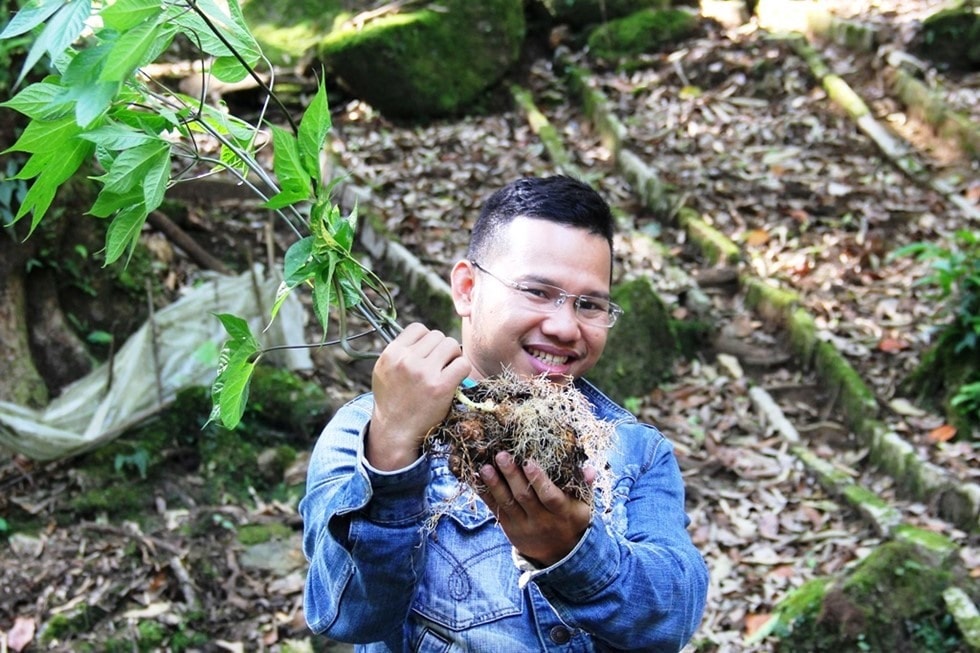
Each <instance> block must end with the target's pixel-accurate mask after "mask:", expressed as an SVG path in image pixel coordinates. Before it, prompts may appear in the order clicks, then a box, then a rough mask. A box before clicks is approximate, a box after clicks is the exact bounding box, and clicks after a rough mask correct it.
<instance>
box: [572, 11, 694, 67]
mask: <svg viewBox="0 0 980 653" xmlns="http://www.w3.org/2000/svg"><path fill="white" fill-rule="evenodd" d="M697 26H698V18H697V16H696V15H695V14H693V13H691V12H688V11H684V10H683V9H663V10H658V9H645V10H642V11H638V12H636V13H634V14H632V15H630V16H627V17H625V18H619V19H617V20H611V21H609V22H608V23H605V24H603V25H601V26H599V27H597V28H596V29H595V30H593V32H592V34H591V35H589V51H590V53H591V54H592V55H593V56H595V57H599V58H602V59H610V60H619V59H624V58H627V57H632V56H635V55H638V54H641V53H644V52H653V51H656V50H659V49H661V48H662V47H664V46H666V45H669V44H671V43H676V42H677V41H680V40H682V39H684V38H687V37H688V36H690V35H692V34H693V33H694V31H695V30H696V29H697Z"/></svg>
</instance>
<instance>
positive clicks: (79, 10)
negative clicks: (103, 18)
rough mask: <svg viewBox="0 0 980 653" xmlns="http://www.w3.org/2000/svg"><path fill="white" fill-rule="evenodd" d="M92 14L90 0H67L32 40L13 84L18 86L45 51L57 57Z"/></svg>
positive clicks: (73, 40) (80, 30) (75, 36)
mask: <svg viewBox="0 0 980 653" xmlns="http://www.w3.org/2000/svg"><path fill="white" fill-rule="evenodd" d="M91 14H92V2H91V0H67V2H63V3H61V5H60V7H59V8H58V10H57V11H55V13H54V14H52V16H51V18H50V19H49V20H48V21H47V24H46V25H45V26H44V30H42V32H41V34H40V35H39V36H38V37H37V40H35V41H34V45H32V46H31V49H30V52H28V53H27V59H26V60H25V61H24V66H23V68H21V71H20V75H19V76H18V77H17V82H16V83H15V84H14V86H15V87H16V86H20V83H21V82H22V81H23V80H24V77H25V76H26V75H27V73H28V72H29V71H30V70H31V69H32V68H33V67H34V65H35V64H36V63H37V62H38V61H39V60H40V59H41V56H42V55H44V54H45V53H47V54H48V56H49V57H51V59H52V60H54V59H57V58H58V57H59V56H60V55H61V54H62V53H63V52H64V51H65V50H67V49H68V47H69V46H70V45H71V44H72V43H74V42H75V39H77V38H78V37H79V36H80V35H81V33H82V30H83V29H85V21H86V20H88V18H89V16H90V15H91Z"/></svg>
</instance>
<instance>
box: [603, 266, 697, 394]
mask: <svg viewBox="0 0 980 653" xmlns="http://www.w3.org/2000/svg"><path fill="white" fill-rule="evenodd" d="M612 299H613V301H614V302H616V303H617V304H619V305H620V306H622V307H623V310H624V311H625V312H624V313H623V315H622V317H620V318H619V321H618V322H617V323H616V326H614V327H613V328H612V330H611V331H610V332H609V339H608V340H607V341H606V349H605V352H604V353H603V355H602V357H601V358H600V359H599V362H598V363H597V364H596V366H595V367H594V368H593V369H592V371H591V372H590V373H589V374H588V379H589V381H591V382H592V383H594V384H595V385H596V386H597V387H598V388H599V389H600V390H602V391H603V392H604V393H606V394H607V395H608V396H609V397H610V398H612V399H613V400H614V401H617V402H620V403H622V402H624V401H626V400H627V399H629V398H631V397H641V396H644V395H646V394H647V393H649V392H650V391H651V390H653V389H654V388H656V387H657V384H658V383H660V382H661V381H663V380H664V379H666V378H667V377H668V376H670V374H671V367H672V364H673V362H674V360H675V359H676V358H677V356H678V355H680V345H679V342H678V338H677V335H676V333H675V331H674V327H673V324H672V321H671V317H670V314H669V313H668V312H667V308H666V306H665V305H664V303H663V301H662V300H661V299H660V296H659V295H658V294H657V292H656V290H654V288H653V284H651V283H650V280H649V279H646V278H641V279H634V280H632V281H628V282H626V283H622V284H617V285H616V286H615V287H614V288H613V291H612Z"/></svg>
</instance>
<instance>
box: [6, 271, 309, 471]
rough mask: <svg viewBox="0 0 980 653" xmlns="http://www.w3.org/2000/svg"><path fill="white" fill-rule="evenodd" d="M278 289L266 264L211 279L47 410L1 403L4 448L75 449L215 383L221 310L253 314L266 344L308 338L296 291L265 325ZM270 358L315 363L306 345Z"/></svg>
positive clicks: (30, 452)
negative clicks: (195, 388)
mask: <svg viewBox="0 0 980 653" xmlns="http://www.w3.org/2000/svg"><path fill="white" fill-rule="evenodd" d="M278 287H279V279H278V278H275V277H270V276H266V275H265V274H264V273H263V270H262V267H261V266H255V267H254V268H253V270H251V271H248V272H245V273H244V274H242V275H240V276H220V275H210V276H208V277H205V281H204V282H203V283H200V284H199V285H197V286H195V287H193V288H192V289H190V290H189V291H188V292H187V293H186V294H185V295H184V296H183V297H181V298H180V299H178V300H177V301H176V302H174V303H172V304H170V305H169V306H167V307H166V308H163V309H161V310H159V311H157V312H156V313H155V314H154V315H153V316H152V317H151V319H149V320H148V321H147V322H146V323H145V324H143V326H142V327H140V329H139V330H138V331H137V332H136V333H134V334H133V335H132V336H131V337H130V338H129V339H128V340H127V341H126V343H125V344H124V345H123V346H122V347H121V348H120V349H119V351H118V352H117V353H116V355H115V356H114V357H113V358H112V360H111V361H109V362H107V363H104V364H102V365H101V366H99V367H98V368H96V369H95V370H94V371H92V372H91V373H90V374H88V375H87V376H85V377H83V378H81V379H79V380H77V381H75V382H74V383H72V384H71V385H69V386H67V387H66V388H65V389H64V390H63V391H62V393H61V394H60V395H59V396H58V397H57V398H55V399H54V400H53V401H51V403H49V404H48V406H46V407H45V408H43V409H40V410H35V409H31V408H27V407H24V406H19V405H17V404H12V403H9V402H0V446H2V447H5V448H7V449H10V450H13V451H15V452H17V453H20V454H23V455H25V456H28V457H30V458H33V459H36V460H53V459H56V458H62V457H65V456H70V455H74V454H77V453H81V452H83V451H86V450H89V449H92V448H95V447H97V446H99V445H100V444H103V443H105V442H108V441H110V440H111V439H113V438H115V437H117V436H119V435H120V434H122V433H123V432H124V431H126V430H127V429H128V428H130V427H132V426H134V425H136V424H137V423H139V422H140V421H142V420H144V419H146V418H147V417H149V416H150V415H153V414H154V413H156V412H158V411H159V410H161V409H162V408H164V407H166V406H167V405H168V404H170V403H171V402H172V401H173V400H174V398H175V397H176V396H177V393H178V392H179V391H180V390H183V389H185V388H188V387H191V386H208V387H210V385H211V383H212V382H213V381H214V377H215V375H216V373H217V363H218V352H219V351H220V350H221V345H222V343H223V342H224V341H225V340H226V338H227V334H226V333H225V330H224V328H223V327H222V326H221V322H220V321H219V320H218V319H217V318H216V317H215V314H218V313H231V314H233V315H237V316H238V317H241V318H243V319H245V320H247V321H248V323H249V326H250V327H251V329H252V333H253V334H255V335H256V337H257V338H258V339H259V342H261V343H262V345H263V346H273V345H285V344H291V345H295V344H302V343H303V342H305V338H304V329H303V324H304V320H305V314H304V311H303V308H302V306H301V304H300V302H299V300H298V299H297V298H296V297H295V296H290V297H289V298H288V299H287V301H286V302H285V303H284V304H283V306H282V308H281V309H280V311H279V314H278V315H277V317H276V320H275V321H274V322H273V323H272V325H271V326H270V327H269V328H268V330H266V331H263V329H266V326H267V325H268V318H267V317H266V316H267V315H268V310H269V309H270V308H271V307H272V304H273V301H274V300H275V295H276V289H277V288H278ZM273 354H275V356H273ZM263 360H268V361H271V362H273V363H275V364H278V365H280V366H285V367H288V368H290V369H294V370H295V369H310V368H312V360H311V358H310V356H309V353H308V351H307V350H306V349H287V350H281V351H277V352H271V353H270V354H269V356H268V358H265V357H264V358H263Z"/></svg>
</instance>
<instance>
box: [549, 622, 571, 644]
mask: <svg viewBox="0 0 980 653" xmlns="http://www.w3.org/2000/svg"><path fill="white" fill-rule="evenodd" d="M548 634H549V635H550V636H551V641H553V642H554V643H555V644H567V643H568V640H570V639H571V638H572V634H571V633H570V632H568V628H565V627H564V626H555V627H554V628H552V629H551V632H550V633H548Z"/></svg>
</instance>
